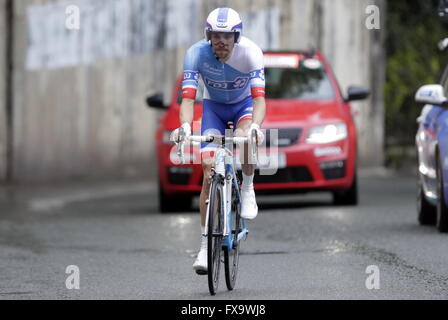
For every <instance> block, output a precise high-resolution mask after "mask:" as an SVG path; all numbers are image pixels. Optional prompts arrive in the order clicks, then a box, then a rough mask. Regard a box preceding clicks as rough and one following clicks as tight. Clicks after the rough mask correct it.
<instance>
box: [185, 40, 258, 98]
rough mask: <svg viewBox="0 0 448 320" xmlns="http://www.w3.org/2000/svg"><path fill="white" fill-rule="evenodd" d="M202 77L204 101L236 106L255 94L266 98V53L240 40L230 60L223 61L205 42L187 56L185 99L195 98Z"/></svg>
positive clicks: (188, 52)
mask: <svg viewBox="0 0 448 320" xmlns="http://www.w3.org/2000/svg"><path fill="white" fill-rule="evenodd" d="M199 76H201V77H202V80H203V82H204V99H210V100H213V101H215V102H219V103H227V104H234V103H237V102H240V101H242V100H244V99H245V98H247V97H248V96H250V95H252V97H253V98H256V97H264V95H265V90H264V87H265V80H264V62H263V52H262V51H261V49H260V48H259V47H258V46H257V45H256V44H255V43H254V42H252V41H251V40H249V39H248V38H245V37H241V41H240V42H239V43H235V46H234V48H233V51H232V54H231V56H230V58H229V59H228V60H227V61H226V62H225V63H222V62H220V61H219V60H218V59H217V58H216V56H215V54H214V52H213V49H212V46H211V45H210V43H209V42H208V41H206V40H202V41H199V42H198V43H196V44H195V45H193V46H192V47H191V48H190V49H189V50H188V51H187V53H186V55H185V61H184V81H183V83H182V92H183V97H184V98H188V99H195V97H196V90H197V88H198V81H199Z"/></svg>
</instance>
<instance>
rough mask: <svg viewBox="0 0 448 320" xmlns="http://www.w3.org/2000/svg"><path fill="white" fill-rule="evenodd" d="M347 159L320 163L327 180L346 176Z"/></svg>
mask: <svg viewBox="0 0 448 320" xmlns="http://www.w3.org/2000/svg"><path fill="white" fill-rule="evenodd" d="M345 167H346V165H345V161H333V162H323V163H321V164H320V168H321V170H322V173H323V174H324V177H325V180H334V179H342V178H344V177H345Z"/></svg>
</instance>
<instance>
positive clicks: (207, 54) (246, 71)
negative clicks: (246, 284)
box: [172, 8, 266, 274]
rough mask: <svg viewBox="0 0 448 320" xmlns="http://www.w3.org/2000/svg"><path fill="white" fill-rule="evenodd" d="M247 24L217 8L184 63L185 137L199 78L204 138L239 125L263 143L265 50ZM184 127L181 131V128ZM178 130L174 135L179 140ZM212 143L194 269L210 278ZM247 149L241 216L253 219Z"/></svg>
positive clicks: (239, 132) (207, 148)
mask: <svg viewBox="0 0 448 320" xmlns="http://www.w3.org/2000/svg"><path fill="white" fill-rule="evenodd" d="M242 29H243V23H242V21H241V18H240V16H239V14H238V13H237V12H236V11H235V10H233V9H231V8H218V9H215V10H213V11H212V12H211V13H210V15H209V16H208V18H207V22H206V26H205V37H206V39H205V40H202V41H199V42H197V43H196V44H194V45H193V46H192V47H191V48H190V49H189V50H188V51H187V53H186V55H185V60H184V81H183V83H182V91H183V99H182V104H181V106H180V123H181V124H182V126H181V127H182V128H183V129H184V132H185V135H186V136H189V135H191V125H190V124H191V122H192V121H193V112H194V101H195V98H196V91H197V88H198V81H199V76H200V77H201V78H202V80H203V82H204V99H203V114H202V124H201V135H207V134H221V135H224V134H225V129H226V128H227V123H228V122H229V121H232V122H233V123H234V127H235V128H236V130H235V136H239V137H243V136H249V134H251V133H252V132H253V130H255V131H256V133H257V137H258V144H261V143H262V142H263V140H264V135H263V133H262V131H261V130H260V126H261V125H262V123H263V121H264V118H265V114H266V102H265V79H264V62H263V52H262V50H261V49H260V48H259V47H258V46H257V45H256V44H255V43H254V42H252V41H251V40H249V39H248V38H246V37H243V36H242ZM179 129H180V128H179ZM179 129H176V130H175V131H174V132H173V134H172V139H173V140H174V141H177V140H178V136H179ZM214 150H216V147H214V146H213V144H207V143H203V144H201V158H202V167H203V173H204V180H203V185H202V191H201V195H200V214H201V232H202V241H201V247H200V251H199V254H198V257H197V259H196V261H195V263H194V264H193V269H194V270H195V271H196V273H198V274H207V237H205V220H206V211H207V203H206V200H207V199H208V198H209V190H210V183H211V181H210V176H211V168H212V164H213V161H212V159H213V156H214ZM247 150H248V148H247V146H246V147H245V148H244V153H243V154H242V155H243V157H244V159H241V160H242V161H241V162H242V171H243V182H242V192H241V198H242V199H241V200H242V209H241V216H242V217H243V218H246V219H254V218H255V217H256V216H257V214H258V207H257V203H256V199H255V192H254V187H253V178H254V170H255V165H252V164H249V163H248V161H247V159H248V157H247V154H248V152H247Z"/></svg>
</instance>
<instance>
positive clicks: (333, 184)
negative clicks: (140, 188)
mask: <svg viewBox="0 0 448 320" xmlns="http://www.w3.org/2000/svg"><path fill="white" fill-rule="evenodd" d="M265 77H266V103H267V113H266V120H265V122H264V124H263V129H266V130H267V132H266V133H267V134H266V137H267V139H266V140H267V146H268V147H267V148H269V146H275V149H276V150H277V153H276V155H277V159H278V162H277V163H276V165H277V166H278V168H277V170H276V173H275V174H274V175H260V174H257V173H259V170H257V172H256V174H255V179H254V183H255V189H256V191H257V194H260V193H269V194H274V193H279V192H280V193H294V192H309V191H330V192H332V193H333V199H334V203H335V204H345V205H356V204H357V202H358V187H357V175H356V167H357V140H356V127H355V123H354V121H353V117H352V110H351V107H350V104H349V101H352V100H361V99H365V98H367V97H368V95H369V90H367V89H364V88H360V87H350V88H349V89H348V94H347V96H346V97H344V96H343V94H342V93H341V91H340V89H339V86H338V83H337V81H336V78H335V76H334V74H333V71H332V70H331V68H330V66H329V65H328V64H327V63H326V62H325V60H324V58H323V57H322V55H321V54H320V53H319V52H317V51H300V52H265ZM181 82H182V78H181V77H180V78H179V79H178V81H177V83H176V86H175V88H174V90H173V95H172V98H171V104H170V105H169V106H165V105H164V104H163V97H162V95H161V94H157V95H154V96H151V97H149V98H148V99H147V103H148V105H149V106H151V107H153V108H158V109H165V110H167V112H166V113H165V115H164V117H163V119H162V121H161V123H160V127H159V128H158V130H157V135H156V137H157V159H158V172H159V182H158V183H159V191H160V192H159V201H160V202H159V208H160V211H161V212H170V211H183V210H188V209H190V208H191V201H192V197H193V196H195V195H198V194H199V192H200V190H201V186H202V168H201V165H200V160H199V159H200V158H199V156H200V155H199V148H191V149H190V155H191V160H192V161H191V162H194V164H186V165H179V164H178V161H177V159H176V147H175V146H174V145H173V143H171V142H170V141H169V136H170V133H171V131H172V130H174V129H176V128H178V127H179V126H180V123H179V107H180V102H181V94H180V92H181ZM201 115H202V104H201V93H200V90H199V93H198V100H197V103H196V104H195V116H194V121H195V122H194V125H193V131H195V130H199V128H200V121H201ZM270 129H277V131H275V132H276V133H274V134H272V132H274V131H271V130H270ZM196 134H198V133H197V132H196ZM277 134H278V139H275V141H274V139H271V135H273V136H275V135H277ZM270 140H273V141H270ZM269 151H270V150H263V149H262V150H260V154H261V155H262V154H263V153H264V152H268V153H269ZM187 153H188V151H187ZM261 158H262V157H261Z"/></svg>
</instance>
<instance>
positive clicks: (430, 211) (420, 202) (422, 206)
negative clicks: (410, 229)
mask: <svg viewBox="0 0 448 320" xmlns="http://www.w3.org/2000/svg"><path fill="white" fill-rule="evenodd" d="M436 209H437V208H436V207H435V206H433V205H432V204H430V203H429V202H428V200H426V197H425V192H424V190H423V184H422V181H421V180H420V177H419V178H418V182H417V214H418V222H419V223H420V224H421V225H434V224H435V223H436V214H437V212H436V211H437V210H436Z"/></svg>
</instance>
